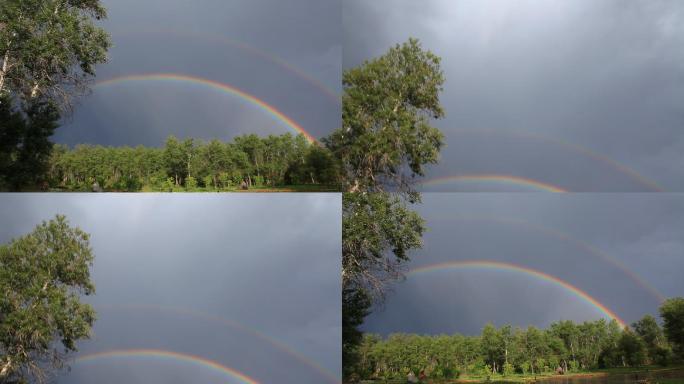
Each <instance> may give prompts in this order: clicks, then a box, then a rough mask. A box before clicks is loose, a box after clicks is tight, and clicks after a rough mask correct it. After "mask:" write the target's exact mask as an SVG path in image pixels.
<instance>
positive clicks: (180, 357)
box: [76, 349, 259, 384]
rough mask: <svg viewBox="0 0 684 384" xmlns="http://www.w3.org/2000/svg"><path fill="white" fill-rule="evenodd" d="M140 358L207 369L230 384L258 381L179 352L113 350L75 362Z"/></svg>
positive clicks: (206, 360)
mask: <svg viewBox="0 0 684 384" xmlns="http://www.w3.org/2000/svg"><path fill="white" fill-rule="evenodd" d="M140 357H142V358H154V359H161V360H170V361H175V362H181V363H189V364H192V365H196V366H199V367H202V368H208V369H210V370H213V371H216V372H219V373H221V374H223V375H224V376H225V377H226V378H227V379H229V380H230V381H229V382H230V383H241V384H259V382H258V381H256V380H255V379H253V378H251V377H249V376H247V375H245V374H244V373H241V372H239V371H236V370H235V369H232V368H230V367H227V366H225V365H222V364H220V363H218V362H216V361H214V360H210V359H207V358H204V357H201V356H196V355H190V354H185V353H180V352H174V351H165V350H162V349H115V350H110V351H104V352H96V353H90V354H86V355H82V356H79V357H77V358H76V362H80V363H83V362H89V361H96V360H102V359H112V358H140Z"/></svg>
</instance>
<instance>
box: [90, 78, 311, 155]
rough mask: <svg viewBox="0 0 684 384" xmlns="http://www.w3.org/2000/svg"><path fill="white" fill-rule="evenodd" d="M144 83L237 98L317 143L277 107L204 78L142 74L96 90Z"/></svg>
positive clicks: (111, 81)
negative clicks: (205, 90)
mask: <svg viewBox="0 0 684 384" xmlns="http://www.w3.org/2000/svg"><path fill="white" fill-rule="evenodd" d="M144 82H148V83H149V82H162V83H180V84H194V85H199V86H203V87H207V88H210V89H213V90H216V91H219V92H221V93H224V94H227V95H230V96H234V97H237V98H239V99H241V100H244V101H246V102H248V103H250V104H252V105H254V106H256V107H258V108H259V109H261V110H262V111H264V112H266V113H267V114H269V115H270V116H271V117H273V118H274V119H275V120H277V121H278V122H280V123H283V124H284V125H286V126H287V127H289V128H291V129H292V130H294V131H295V132H296V133H299V134H302V135H304V137H305V138H306V139H307V140H308V141H309V142H310V143H314V142H316V139H315V138H314V137H313V136H312V135H311V134H310V133H309V132H307V131H306V130H305V129H304V128H303V127H302V126H301V125H299V124H297V123H296V122H295V121H294V120H292V119H290V118H289V117H287V116H286V115H285V114H284V113H282V112H281V111H279V110H278V109H277V108H276V107H274V106H272V105H270V104H268V103H266V102H265V101H263V100H261V99H259V98H257V97H256V96H254V95H251V94H249V93H247V92H245V91H243V90H241V89H239V88H236V87H234V86H232V85H228V84H224V83H220V82H218V81H214V80H209V79H205V78H202V77H196V76H189V75H182V74H177V73H148V74H141V75H126V76H120V77H114V78H112V79H108V80H103V81H100V82H97V83H95V88H102V87H107V86H112V85H117V84H124V83H144Z"/></svg>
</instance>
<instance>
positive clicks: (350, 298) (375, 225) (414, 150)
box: [312, 39, 452, 380]
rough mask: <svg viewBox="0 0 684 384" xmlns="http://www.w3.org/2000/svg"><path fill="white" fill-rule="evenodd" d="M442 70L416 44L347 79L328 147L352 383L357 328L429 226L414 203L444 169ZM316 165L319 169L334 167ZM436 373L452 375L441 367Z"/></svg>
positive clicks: (435, 59) (364, 66)
mask: <svg viewBox="0 0 684 384" xmlns="http://www.w3.org/2000/svg"><path fill="white" fill-rule="evenodd" d="M439 62H440V59H439V58H438V57H437V56H435V55H434V54H432V53H431V52H429V51H424V50H423V49H422V48H421V46H420V43H419V42H418V41H417V40H415V39H409V41H408V42H406V43H404V44H401V45H397V46H395V47H393V48H391V49H390V50H389V51H388V52H387V53H386V54H384V55H382V56H380V57H378V58H376V59H374V60H371V61H367V62H365V63H363V64H362V65H360V66H359V67H357V68H352V69H349V70H347V71H345V72H344V73H343V87H344V93H343V96H342V127H341V128H340V129H338V130H336V131H335V132H333V133H332V134H331V135H330V136H328V137H326V138H324V139H323V142H324V143H325V144H326V146H327V148H328V149H329V150H330V151H331V153H332V155H333V156H334V158H335V159H336V160H337V161H336V163H337V164H339V166H340V173H341V175H342V177H341V180H342V183H343V188H344V190H346V191H347V193H345V194H344V195H343V203H342V204H343V207H342V239H343V241H342V290H343V298H342V301H343V311H342V312H343V331H342V332H343V346H344V348H343V352H344V353H343V363H342V364H343V367H345V368H344V374H345V378H346V379H347V380H353V379H354V377H352V376H350V375H351V374H352V373H351V371H350V370H348V369H347V367H350V366H351V365H352V364H355V362H356V361H357V360H358V356H355V355H354V354H355V353H357V352H358V351H357V350H356V348H357V344H358V342H359V341H360V338H359V335H360V332H359V331H358V329H357V327H358V326H359V325H360V324H361V322H362V321H363V317H365V316H366V315H367V314H368V313H369V311H370V308H371V307H372V306H373V304H377V303H378V302H379V301H381V300H382V298H383V297H384V293H385V290H386V284H387V283H388V282H390V281H392V280H395V279H397V278H399V277H401V267H402V265H403V263H405V262H406V261H408V260H409V252H410V250H412V249H415V248H418V247H420V246H421V237H422V234H423V232H424V231H425V226H424V222H423V220H422V218H421V217H420V216H419V215H418V214H416V213H415V212H413V211H411V210H410V209H409V208H408V207H407V203H415V202H418V201H420V195H419V193H418V192H417V191H416V190H415V189H414V188H413V184H414V183H415V182H416V181H417V177H418V176H422V175H423V174H424V167H425V165H427V164H431V163H436V162H437V159H438V155H439V150H440V148H441V147H442V145H443V136H442V133H441V132H440V131H439V130H438V129H436V128H433V127H431V126H430V124H429V119H430V118H440V117H442V116H443V115H444V112H443V110H442V106H441V105H440V103H439V97H438V96H439V92H440V91H441V86H442V83H443V82H444V78H443V74H442V72H441V70H440V67H439ZM315 157H316V158H317V161H316V162H315V163H323V164H327V163H330V162H332V161H331V160H329V159H326V158H325V157H324V156H321V155H317V156H315ZM312 163H313V161H312ZM323 168H324V169H325V167H323ZM319 177H320V176H319ZM361 297H363V298H364V299H363V300H359V298H361ZM431 370H433V371H438V372H440V373H439V374H440V375H445V374H447V373H448V374H451V372H452V371H451V369H450V368H449V367H447V366H439V365H435V366H433V367H431ZM415 372H419V371H415ZM415 372H414V373H415ZM406 373H407V372H406Z"/></svg>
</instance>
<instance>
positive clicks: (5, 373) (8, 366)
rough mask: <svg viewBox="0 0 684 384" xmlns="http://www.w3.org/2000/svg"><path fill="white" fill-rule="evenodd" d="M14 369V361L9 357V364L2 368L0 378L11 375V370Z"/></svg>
mask: <svg viewBox="0 0 684 384" xmlns="http://www.w3.org/2000/svg"><path fill="white" fill-rule="evenodd" d="M11 367H12V359H10V358H9V357H8V358H7V362H6V363H5V365H3V366H2V369H1V370H0V377H3V376H7V374H9V370H10V368H11Z"/></svg>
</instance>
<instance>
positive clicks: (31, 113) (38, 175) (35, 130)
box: [0, 97, 59, 190]
mask: <svg viewBox="0 0 684 384" xmlns="http://www.w3.org/2000/svg"><path fill="white" fill-rule="evenodd" d="M3 99H4V100H5V102H2V100H3ZM58 120H59V113H58V111H57V109H56V108H55V107H54V105H53V104H52V103H50V102H44V101H34V102H31V103H30V105H28V106H27V109H26V111H25V112H24V113H22V112H21V111H18V110H16V109H15V108H13V107H12V105H11V104H10V103H9V102H8V97H4V98H3V97H0V190H19V189H21V188H22V187H23V186H27V185H34V186H35V185H38V184H40V182H41V181H44V177H43V175H44V174H45V173H46V171H47V168H48V162H49V160H50V155H51V151H52V143H51V142H50V140H49V137H50V136H52V133H53V132H54V130H55V129H56V128H57V126H58V123H57V122H58Z"/></svg>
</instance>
